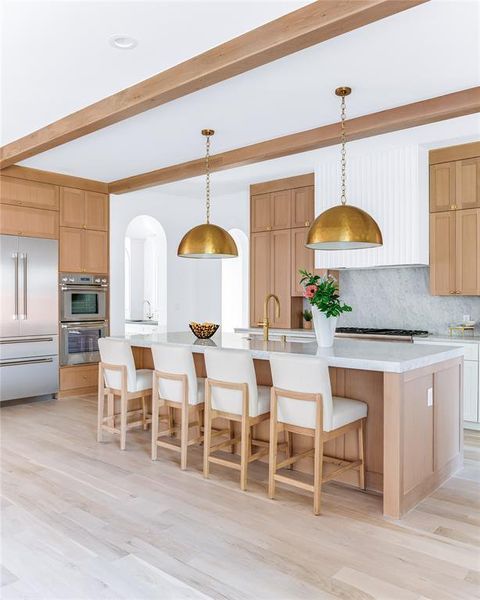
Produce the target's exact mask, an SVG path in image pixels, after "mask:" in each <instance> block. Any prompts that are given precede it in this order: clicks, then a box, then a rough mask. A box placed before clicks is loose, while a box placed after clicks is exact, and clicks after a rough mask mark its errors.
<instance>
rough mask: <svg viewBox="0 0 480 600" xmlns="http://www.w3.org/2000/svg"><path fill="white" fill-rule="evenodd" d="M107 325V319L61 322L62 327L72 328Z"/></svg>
mask: <svg viewBox="0 0 480 600" xmlns="http://www.w3.org/2000/svg"><path fill="white" fill-rule="evenodd" d="M98 326H100V327H108V321H69V322H68V323H62V329H68V328H69V327H70V328H72V327H73V328H74V329H78V328H81V327H83V328H85V327H86V328H92V327H98Z"/></svg>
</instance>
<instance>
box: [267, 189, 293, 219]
mask: <svg viewBox="0 0 480 600" xmlns="http://www.w3.org/2000/svg"><path fill="white" fill-rule="evenodd" d="M270 203H271V204H270V206H271V208H270V211H271V226H272V229H288V228H289V227H290V226H291V225H290V222H291V215H292V190H282V191H280V192H272V193H271V194H270Z"/></svg>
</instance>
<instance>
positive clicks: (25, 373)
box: [0, 235, 58, 402]
mask: <svg viewBox="0 0 480 600" xmlns="http://www.w3.org/2000/svg"><path fill="white" fill-rule="evenodd" d="M0 248H1V257H0V260H1V263H0V265H1V267H0V275H1V281H2V302H1V304H0V328H1V336H2V337H1V338H0V380H1V383H0V401H2V402H3V401H5V400H17V399H20V398H33V397H38V396H44V395H47V394H56V393H57V391H58V312H57V311H58V290H57V268H58V267H57V265H58V242H57V240H48V239H43V238H30V237H21V236H13V235H1V236H0Z"/></svg>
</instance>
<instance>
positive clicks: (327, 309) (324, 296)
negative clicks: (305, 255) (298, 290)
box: [299, 269, 352, 317]
mask: <svg viewBox="0 0 480 600" xmlns="http://www.w3.org/2000/svg"><path fill="white" fill-rule="evenodd" d="M299 273H300V275H301V276H302V278H301V279H300V284H301V285H302V286H303V288H304V290H305V291H304V292H303V296H304V298H306V299H307V300H308V301H309V302H310V304H311V305H312V306H316V307H317V308H318V310H320V311H321V312H323V313H324V314H325V316H326V317H338V316H339V315H341V314H342V313H344V312H351V310H352V307H351V306H348V304H345V303H344V304H342V303H341V302H340V297H339V295H338V286H337V280H336V279H335V277H334V276H333V275H323V276H320V275H313V273H309V272H308V271H306V270H304V269H300V271H299Z"/></svg>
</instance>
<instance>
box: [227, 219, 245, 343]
mask: <svg viewBox="0 0 480 600" xmlns="http://www.w3.org/2000/svg"><path fill="white" fill-rule="evenodd" d="M229 233H230V235H231V236H232V237H233V239H234V240H235V243H236V244H237V248H238V256H237V257H236V258H224V259H223V260H222V331H225V332H228V331H233V330H234V329H235V328H236V327H248V238H247V236H246V235H245V233H244V232H243V231H242V230H241V229H230V231H229Z"/></svg>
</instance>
